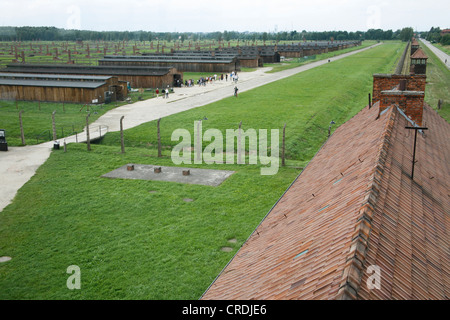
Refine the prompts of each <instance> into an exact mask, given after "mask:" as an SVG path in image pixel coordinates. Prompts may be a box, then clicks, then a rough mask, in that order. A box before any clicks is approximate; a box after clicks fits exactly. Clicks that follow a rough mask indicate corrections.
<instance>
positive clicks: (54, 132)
mask: <svg viewBox="0 0 450 320" xmlns="http://www.w3.org/2000/svg"><path fill="white" fill-rule="evenodd" d="M55 113H56V110H55V111H53V112H52V128H53V140H56V124H55Z"/></svg>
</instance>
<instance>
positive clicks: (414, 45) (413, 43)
mask: <svg viewBox="0 0 450 320" xmlns="http://www.w3.org/2000/svg"><path fill="white" fill-rule="evenodd" d="M417 49H419V42H417V40H416V39H415V38H412V41H411V55H413V54H414V53H415V52H416V51H417Z"/></svg>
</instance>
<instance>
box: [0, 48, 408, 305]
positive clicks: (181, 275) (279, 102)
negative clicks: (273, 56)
mask: <svg viewBox="0 0 450 320" xmlns="http://www.w3.org/2000/svg"><path fill="white" fill-rule="evenodd" d="M400 47H401V44H399V43H389V44H385V45H383V46H380V47H377V48H374V49H370V50H368V51H366V52H363V53H359V54H357V55H355V56H352V57H349V58H346V59H343V60H340V61H335V62H333V63H330V64H326V65H324V66H321V67H318V68H315V69H312V70H309V71H306V72H303V73H301V74H298V75H296V76H293V77H290V78H287V79H284V80H281V81H278V82H276V83H272V84H270V85H266V86H263V87H260V88H258V89H254V90H251V91H248V92H245V93H242V94H240V96H239V98H237V99H236V98H234V97H233V98H229V99H224V100H222V101H219V102H216V103H213V104H210V105H207V106H204V107H200V108H196V109H192V110H189V111H186V112H183V113H180V114H176V115H172V116H169V117H167V118H164V119H163V120H162V125H161V126H162V130H163V131H162V135H163V144H164V145H166V146H173V145H174V144H176V142H171V141H170V135H171V133H172V130H174V129H175V128H186V129H188V130H190V131H192V130H193V128H192V127H193V122H194V120H198V119H200V118H202V119H203V118H204V116H206V117H208V120H207V121H204V124H203V130H206V129H208V128H217V129H220V130H225V129H228V128H237V126H238V123H239V121H241V120H242V121H243V128H244V129H246V128H254V129H272V128H279V129H281V128H282V125H283V124H284V123H287V148H288V150H287V151H288V155H289V158H290V159H291V161H299V162H301V163H304V164H306V163H307V162H308V161H309V160H310V159H311V157H312V156H313V155H314V153H315V152H317V150H318V149H319V148H320V146H321V144H322V143H323V141H325V139H326V136H327V129H328V125H329V122H330V121H331V120H335V121H336V122H337V125H340V124H342V123H344V122H345V121H346V120H348V119H349V118H350V117H352V116H353V115H355V114H356V113H357V112H358V111H359V110H361V109H362V108H363V107H364V106H365V105H366V104H367V94H368V93H369V92H371V86H372V74H373V73H379V72H387V71H389V70H390V69H391V68H392V64H393V63H395V61H396V60H397V59H398V55H399V54H401V51H402V50H401V49H400V50H399V48H400ZM337 125H336V126H337ZM336 126H335V127H336ZM125 137H126V139H127V147H126V153H125V154H120V153H119V152H120V145H119V144H118V135H117V134H116V133H108V134H107V136H106V138H105V139H104V141H103V142H102V144H101V145H93V146H92V151H91V152H87V151H86V147H85V146H84V145H76V144H70V145H68V152H67V153H64V152H63V151H62V150H59V151H57V150H54V151H53V152H52V154H51V156H50V158H49V160H48V161H47V162H46V163H45V164H44V165H42V166H41V167H40V168H39V169H38V171H37V173H36V175H35V176H34V177H33V178H32V179H31V180H30V181H29V182H28V183H26V184H25V185H24V187H22V188H21V189H20V190H19V192H18V194H17V196H16V197H15V199H14V201H13V203H12V204H11V205H9V206H8V207H6V208H5V209H4V210H3V211H2V212H1V213H0V256H10V257H12V260H11V261H8V262H6V263H1V264H0V288H1V290H0V299H198V298H199V297H200V296H201V294H202V293H203V292H204V291H205V290H206V288H207V287H208V286H209V285H210V284H211V282H212V281H213V280H214V278H215V277H216V276H217V274H218V273H219V272H220V271H221V270H222V268H223V267H224V266H225V265H226V263H227V262H228V261H229V260H230V258H231V257H232V256H233V255H234V254H235V253H236V251H237V250H238V249H239V247H240V246H241V245H242V244H243V243H244V242H245V240H246V239H247V237H248V236H249V235H250V233H251V232H252V231H253V230H254V228H255V227H256V226H257V225H258V223H259V222H260V221H261V219H262V218H263V217H264V216H265V215H266V214H267V212H268V211H269V210H270V208H271V207H272V206H273V204H274V203H275V202H276V201H277V199H279V197H280V196H281V195H282V194H283V192H284V191H285V190H286V188H287V187H288V186H289V185H290V184H291V183H292V181H293V180H294V179H295V177H296V176H297V175H298V173H299V172H300V170H299V169H297V168H294V167H292V166H289V167H284V168H280V170H279V172H278V174H276V175H273V176H262V175H260V166H259V165H206V164H203V165H192V167H201V168H206V169H208V168H210V169H226V170H233V171H236V173H235V174H233V175H232V176H231V177H230V178H229V179H228V180H226V181H225V182H224V183H223V184H222V185H220V186H219V187H206V186H193V185H184V184H178V183H170V182H156V181H154V182H152V181H138V180H111V179H105V178H101V177H100V176H101V175H102V174H105V173H107V172H109V171H111V170H113V169H116V168H118V167H120V166H122V165H124V164H126V163H141V164H154V165H173V163H172V161H171V159H170V157H169V156H170V150H165V151H164V153H163V155H164V157H163V158H157V157H156V149H155V147H154V144H155V142H156V124H155V122H150V123H147V124H143V125H141V126H139V127H136V128H133V129H129V130H126V131H125ZM151 144H153V145H151ZM150 191H156V192H155V193H153V192H150ZM185 198H190V199H193V200H194V201H193V202H185V201H184V200H183V199H185ZM230 239H236V240H237V242H236V243H235V244H233V243H229V242H228V240H230ZM224 246H228V247H231V248H232V251H231V252H223V251H221V248H222V247H224ZM70 265H77V266H79V267H80V270H81V290H74V291H71V290H69V289H67V287H66V281H67V279H68V278H69V276H70V275H69V274H67V273H66V270H67V268H68V267H69V266H70Z"/></svg>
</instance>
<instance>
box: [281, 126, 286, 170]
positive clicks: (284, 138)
mask: <svg viewBox="0 0 450 320" xmlns="http://www.w3.org/2000/svg"><path fill="white" fill-rule="evenodd" d="M285 151H286V123H285V124H284V127H283V149H282V151H281V166H283V167H284V166H285V165H286V162H285Z"/></svg>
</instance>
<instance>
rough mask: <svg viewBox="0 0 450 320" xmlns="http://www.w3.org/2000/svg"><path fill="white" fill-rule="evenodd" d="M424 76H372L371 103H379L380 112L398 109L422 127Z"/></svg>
mask: <svg viewBox="0 0 450 320" xmlns="http://www.w3.org/2000/svg"><path fill="white" fill-rule="evenodd" d="M425 81H426V76H425V75H415V74H410V75H399V74H374V75H373V99H372V103H376V102H378V101H379V102H380V104H379V105H380V112H382V111H383V110H385V109H386V108H388V107H390V106H396V107H399V108H400V109H401V110H402V111H403V112H404V113H405V114H406V115H407V116H408V117H409V118H410V119H411V120H412V121H414V122H415V123H416V124H418V125H422V116H423V104H424V97H425Z"/></svg>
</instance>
